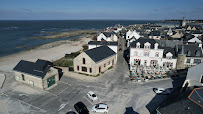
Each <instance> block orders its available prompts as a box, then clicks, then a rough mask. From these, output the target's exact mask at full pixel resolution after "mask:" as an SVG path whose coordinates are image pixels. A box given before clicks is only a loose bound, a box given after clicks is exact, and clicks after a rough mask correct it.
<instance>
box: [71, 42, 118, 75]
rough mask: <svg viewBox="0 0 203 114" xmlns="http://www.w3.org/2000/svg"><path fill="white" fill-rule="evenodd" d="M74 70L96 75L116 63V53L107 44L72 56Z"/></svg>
mask: <svg viewBox="0 0 203 114" xmlns="http://www.w3.org/2000/svg"><path fill="white" fill-rule="evenodd" d="M73 64H74V71H75V72H79V73H85V74H89V75H97V74H100V73H101V72H104V71H106V70H107V69H108V68H109V67H111V66H114V64H116V53H115V52H114V51H113V50H112V49H110V48H109V47H108V46H107V45H103V46H100V47H96V48H93V49H90V50H87V51H84V52H82V53H81V54H80V55H78V56H77V57H75V58H74V60H73Z"/></svg>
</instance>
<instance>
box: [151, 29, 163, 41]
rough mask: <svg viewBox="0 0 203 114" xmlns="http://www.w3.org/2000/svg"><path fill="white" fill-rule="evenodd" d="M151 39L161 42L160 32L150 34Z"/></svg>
mask: <svg viewBox="0 0 203 114" xmlns="http://www.w3.org/2000/svg"><path fill="white" fill-rule="evenodd" d="M149 38H151V39H158V40H160V38H161V35H160V31H157V30H155V31H152V32H150V34H149Z"/></svg>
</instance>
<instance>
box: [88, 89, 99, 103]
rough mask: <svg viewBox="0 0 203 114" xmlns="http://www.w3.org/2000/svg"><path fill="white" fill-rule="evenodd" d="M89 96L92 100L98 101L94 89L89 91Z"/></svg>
mask: <svg viewBox="0 0 203 114" xmlns="http://www.w3.org/2000/svg"><path fill="white" fill-rule="evenodd" d="M87 96H88V97H89V98H90V99H91V100H92V101H97V100H98V97H97V95H96V94H95V93H94V92H93V91H89V92H88V93H87Z"/></svg>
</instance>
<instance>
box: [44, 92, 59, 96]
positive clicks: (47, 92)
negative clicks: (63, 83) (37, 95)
mask: <svg viewBox="0 0 203 114" xmlns="http://www.w3.org/2000/svg"><path fill="white" fill-rule="evenodd" d="M44 92H47V93H49V94H52V95H53V96H55V97H58V96H57V95H56V94H53V93H51V92H48V91H44Z"/></svg>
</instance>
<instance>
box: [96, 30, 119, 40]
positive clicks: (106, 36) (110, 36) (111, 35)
mask: <svg viewBox="0 0 203 114" xmlns="http://www.w3.org/2000/svg"><path fill="white" fill-rule="evenodd" d="M102 40H105V41H110V42H117V41H118V36H117V35H116V33H115V32H102V33H100V34H99V36H97V41H102Z"/></svg>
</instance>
